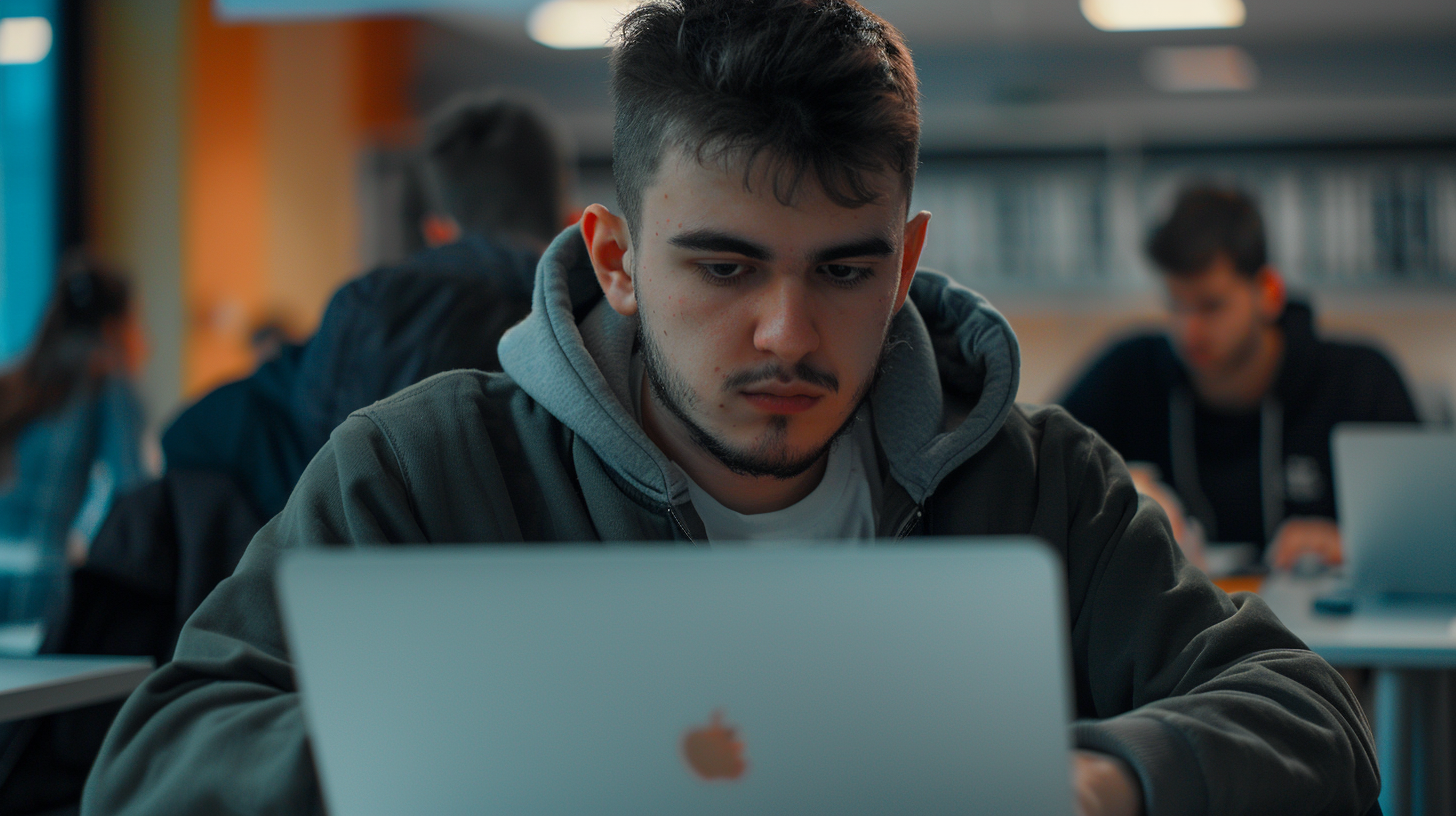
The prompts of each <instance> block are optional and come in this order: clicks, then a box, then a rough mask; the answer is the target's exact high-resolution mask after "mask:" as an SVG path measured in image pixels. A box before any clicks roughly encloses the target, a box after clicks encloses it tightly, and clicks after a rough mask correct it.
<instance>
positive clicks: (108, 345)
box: [0, 256, 145, 621]
mask: <svg viewBox="0 0 1456 816" xmlns="http://www.w3.org/2000/svg"><path fill="white" fill-rule="evenodd" d="M142 357H143V344H142V342H141V335H140V330H139V328H138V326H137V324H136V322H135V321H134V320H133V319H132V311H131V296H130V291H129V288H128V286H127V283H126V281H125V280H124V279H122V278H121V277H120V276H119V275H117V274H116V273H114V272H112V271H110V270H108V269H106V268H104V267H102V266H100V265H98V264H96V263H94V262H91V261H88V260H85V259H83V258H81V257H80V256H73V257H71V258H68V259H67V260H66V261H65V262H64V263H63V265H62V269H61V271H60V274H59V275H58V277H57V280H56V287H55V292H54V294H53V295H52V297H51V302H50V307H49V310H48V312H47V313H46V316H45V319H44V321H43V322H42V324H41V328H40V333H39V336H38V338H37V339H36V341H35V345H34V347H33V348H32V349H31V351H30V352H29V354H28V355H27V356H26V357H25V359H24V360H23V361H22V362H21V363H20V364H19V365H18V366H17V367H16V368H15V369H14V370H12V371H10V372H9V373H7V374H5V375H4V376H0V559H3V563H4V568H3V569H4V571H3V573H0V620H12V621H13V620H53V619H54V618H55V616H56V614H57V613H58V612H59V609H60V608H63V605H64V598H65V594H66V593H65V584H66V582H65V576H66V572H67V570H66V564H67V562H69V563H70V564H71V565H75V564H78V563H80V562H82V561H84V560H85V558H86V552H87V549H88V547H89V545H90V542H91V539H92V537H93V536H95V534H96V531H97V529H98V528H99V527H100V526H101V521H102V519H103V518H104V516H105V514H106V511H107V508H108V507H109V506H110V504H111V501H112V498H113V496H115V495H116V494H117V493H118V492H119V491H124V490H127V489H128V488H130V487H132V486H133V485H134V484H135V483H137V482H138V481H139V480H140V479H141V478H142V477H143V476H144V475H145V474H144V470H143V464H142V462H143V458H142V436H143V430H144V421H143V418H142V411H141V407H140V403H139V402H138V400H137V398H136V395H135V393H134V392H133V389H132V387H131V384H130V380H131V378H132V377H134V376H135V374H136V373H137V370H138V368H139V367H140V365H141V362H142Z"/></svg>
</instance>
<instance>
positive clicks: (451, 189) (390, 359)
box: [162, 92, 571, 518]
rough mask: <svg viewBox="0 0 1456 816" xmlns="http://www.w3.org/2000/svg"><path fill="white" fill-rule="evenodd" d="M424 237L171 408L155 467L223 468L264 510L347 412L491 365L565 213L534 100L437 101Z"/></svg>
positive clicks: (558, 174)
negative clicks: (303, 334) (293, 342)
mask: <svg viewBox="0 0 1456 816" xmlns="http://www.w3.org/2000/svg"><path fill="white" fill-rule="evenodd" d="M421 154H422V155H421V164H422V172H423V175H424V176H425V178H426V184H425V187H426V190H427V192H428V194H427V196H426V198H427V201H428V202H429V205H428V209H427V212H426V213H425V215H424V217H423V218H422V219H421V222H420V224H419V225H418V228H419V229H420V231H421V232H422V233H423V235H424V237H425V239H426V241H427V243H428V244H429V246H430V249H428V250H426V251H423V252H420V253H417V254H416V255H414V256H412V257H410V258H409V259H407V260H406V261H404V262H403V263H401V264H397V265H391V266H385V267H381V268H379V269H375V270H373V271H371V272H369V273H367V274H365V275H361V276H360V277H358V278H356V279H354V280H352V281H350V282H349V283H347V284H345V285H344V286H343V287H341V288H340V289H339V291H338V292H336V293H335V294H334V297H333V298H332V300H331V301H330V302H329V306H328V309H327V310H326V311H325V312H324V316H323V320H322V321H321V322H320V324H319V330H318V332H317V333H316V334H315V335H314V336H313V337H312V338H311V339H310V340H309V342H308V343H307V344H306V345H305V346H301V347H300V346H294V347H288V348H285V349H284V350H283V352H282V354H281V355H280V356H279V357H278V358H277V359H275V360H273V361H271V362H269V363H266V364H265V365H263V366H262V367H260V368H259V370H258V371H257V372H255V373H254V374H252V375H251V376H249V377H247V378H245V379H243V380H240V381H238V382H235V383H229V384H228V385H225V386H222V387H221V388H219V389H217V390H216V391H214V392H212V393H211V394H208V395H207V396H206V397H203V398H202V399H201V400H199V401H198V402H197V404H196V405H194V406H192V407H191V408H189V409H188V410H186V411H184V412H183V413H182V414H181V415H180V416H179V417H178V418H177V420H176V421H175V422H173V424H172V425H171V426H170V427H169V428H168V429H167V431H166V433H164V434H163V436H162V449H163V452H164V453H165V454H166V459H167V465H168V467H169V468H183V469H189V470H206V471H211V472H221V473H225V474H227V475H229V476H230V477H232V478H233V480H234V481H235V482H236V483H237V484H238V486H239V487H240V488H241V489H242V490H243V491H244V492H245V493H246V494H247V497H248V499H249V500H250V502H251V503H252V505H253V506H254V507H255V508H256V509H257V510H258V512H259V513H260V514H262V515H263V517H264V518H267V517H270V516H273V515H274V514H276V513H277V512H278V511H279V510H281V509H283V503H284V502H285V501H287V499H288V494H289V492H290V491H291V490H292V489H293V486H294V484H295V483H296V482H297V481H298V479H299V477H300V476H301V475H302V474H303V470H304V468H305V467H306V466H307V465H308V462H309V460H310V459H312V458H313V455H314V454H315V453H317V452H318V450H319V448H321V447H323V444H324V442H326V441H327V440H328V438H329V434H330V433H331V432H332V431H333V429H334V427H335V426H337V425H338V424H339V423H340V422H342V421H343V420H344V419H345V418H346V417H348V415H349V413H350V412H352V411H354V410H356V409H359V408H362V407H364V406H366V405H368V404H370V403H372V402H374V401H376V400H379V399H383V398H384V397H387V396H389V395H390V394H393V393H394V392H395V391H398V390H399V389H401V388H404V387H406V386H408V385H413V384H414V383H416V382H418V381H419V380H422V379H424V378H425V377H427V376H429V375H431V374H436V373H438V372H441V371H449V370H451V369H454V368H479V369H484V370H488V371H496V370H499V369H500V363H499V360H498V358H497V357H496V352H495V346H496V343H497V342H499V340H500V336H501V334H502V333H504V332H505V330H506V329H508V328H510V327H511V325H513V324H515V323H516V322H517V321H519V320H520V319H521V318H522V317H524V316H525V315H526V313H527V312H529V311H530V310H531V288H532V281H533V279H534V276H535V269H536V261H537V259H538V258H539V257H540V255H541V252H542V250H544V249H545V248H546V245H547V244H548V243H550V241H551V239H552V238H553V237H555V235H556V233H557V232H559V231H560V230H561V227H562V226H564V225H565V224H566V223H568V219H569V218H570V217H571V214H570V205H569V190H568V188H569V184H570V170H569V164H568V162H569V157H568V156H567V153H566V151H565V150H564V149H563V147H562V146H561V143H560V141H559V139H558V138H557V137H556V135H555V134H554V132H553V130H552V127H551V126H550V124H548V122H547V121H546V119H545V118H544V117H543V114H541V113H540V112H539V111H538V109H537V108H536V106H535V105H534V104H532V103H530V102H528V101H525V100H523V99H520V98H517V97H515V96H512V95H511V94H508V93H503V92H484V93H471V94H465V95H462V96H459V97H457V98H455V99H452V100H451V101H450V102H448V103H446V104H445V105H444V106H443V107H442V108H441V109H440V110H439V111H437V112H436V113H435V114H434V115H433V116H432V117H431V118H430V121H429V123H428V125H427V127H426V135H425V143H424V145H423V148H422V150H421Z"/></svg>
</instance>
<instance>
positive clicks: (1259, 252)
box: [1148, 185, 1269, 278]
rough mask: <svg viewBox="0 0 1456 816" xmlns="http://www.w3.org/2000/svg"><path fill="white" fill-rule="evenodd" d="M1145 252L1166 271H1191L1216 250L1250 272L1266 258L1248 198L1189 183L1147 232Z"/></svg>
mask: <svg viewBox="0 0 1456 816" xmlns="http://www.w3.org/2000/svg"><path fill="white" fill-rule="evenodd" d="M1148 255H1150V256H1151V257H1152V259H1153V262H1154V263H1156V264H1157V265H1158V267H1159V268H1160V269H1162V270H1163V272H1164V273H1166V274H1169V275H1196V274H1198V273H1200V272H1203V271H1204V270H1206V269H1208V268H1209V266H1211V265H1212V264H1213V263H1214V261H1215V260H1217V258H1218V256H1220V255H1222V256H1225V257H1227V258H1228V259H1229V261H1230V262H1232V263H1233V266H1234V269H1236V270H1237V271H1238V272H1239V274H1241V275H1243V276H1244V277H1247V278H1252V277H1254V276H1255V275H1257V274H1259V270H1260V269H1263V268H1264V265H1265V264H1267V263H1268V262H1269V256H1268V250H1267V249H1266V247H1265V244H1264V219H1262V218H1260V217H1259V208H1258V206H1257V205H1255V204H1254V200H1253V199H1252V198H1250V197H1249V196H1248V195H1246V194H1244V193H1242V192H1239V191H1238V190H1233V189H1226V188H1220V187H1212V186H1202V185H1201V186H1196V187H1190V188H1188V189H1186V190H1184V191H1183V192H1182V193H1181V194H1179V196H1178V202H1177V203H1176V204H1174V205H1173V212H1172V214H1171V215H1169V216H1168V220H1166V221H1164V222H1163V223H1162V224H1161V225H1159V226H1158V228H1157V229H1155V230H1153V233H1152V235H1151V236H1150V237H1149V238H1148Z"/></svg>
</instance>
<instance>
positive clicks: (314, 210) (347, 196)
mask: <svg viewBox="0 0 1456 816" xmlns="http://www.w3.org/2000/svg"><path fill="white" fill-rule="evenodd" d="M211 6H212V4H211V3H210V2H208V0H189V1H188V2H187V3H186V6H185V9H184V12H183V13H184V21H183V33H184V38H185V41H186V45H185V48H184V72H183V76H184V82H185V89H184V92H183V93H184V97H183V117H184V122H183V134H184V135H183V141H184V147H183V185H182V187H183V190H182V193H183V206H182V212H183V217H182V220H183V273H182V278H183V292H184V299H185V304H186V306H185V313H186V317H187V327H186V331H185V350H186V351H185V355H184V358H183V388H184V392H185V394H186V395H187V396H188V397H195V396H198V395H200V394H202V393H205V392H206V391H208V390H210V389H211V388H213V387H215V386H217V385H219V384H221V383H223V382H226V381H228V380H232V379H235V378H237V377H240V376H244V375H246V374H247V373H248V372H249V371H251V370H252V368H253V365H254V360H253V356H252V353H251V350H250V348H249V344H248V338H249V335H250V334H251V332H252V330H253V329H254V328H256V327H257V326H258V325H260V324H261V323H263V322H265V321H273V322H277V323H280V324H282V325H283V326H284V327H285V328H287V329H288V330H289V331H290V332H291V333H293V334H294V335H295V336H300V337H302V336H306V335H307V334H309V333H311V332H312V331H313V330H314V328H315V327H316V326H317V323H318V318H319V316H320V315H321V314H322V311H323V308H324V306H325V305H326V304H327V301H328V298H329V296H330V295H331V294H332V292H333V290H334V289H335V288H337V287H338V285H339V284H340V283H342V282H343V281H344V280H347V279H348V278H349V277H352V276H353V275H354V274H356V273H357V272H358V271H359V270H358V269H357V248H358V246H359V236H358V234H357V229H358V223H359V218H358V214H357V212H356V200H357V195H356V189H355V182H356V174H357V167H358V155H359V150H360V149H361V148H362V147H364V146H366V145H367V144H368V143H370V142H371V141H375V140H377V139H379V138H381V137H382V135H387V134H388V133H389V132H391V131H393V130H397V129H399V128H401V127H402V126H404V125H406V124H407V123H408V122H409V120H410V118H411V113H410V109H409V104H408V99H407V93H408V86H409V76H410V60H409V55H410V53H411V48H412V33H413V27H412V24H411V23H410V22H409V21H404V20H378V19H376V20H364V21H340V22H325V23H302V24H286V25H222V24H219V23H218V22H217V21H216V20H215V19H214V18H213V17H212V10H211Z"/></svg>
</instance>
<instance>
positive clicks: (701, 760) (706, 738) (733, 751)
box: [682, 710, 748, 780]
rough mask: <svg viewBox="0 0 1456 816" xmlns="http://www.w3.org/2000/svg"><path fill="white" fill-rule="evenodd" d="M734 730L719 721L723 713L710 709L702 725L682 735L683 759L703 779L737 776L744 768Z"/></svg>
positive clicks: (740, 748) (740, 749)
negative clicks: (709, 715)
mask: <svg viewBox="0 0 1456 816" xmlns="http://www.w3.org/2000/svg"><path fill="white" fill-rule="evenodd" d="M736 735H737V729H736V728H733V727H731V726H728V725H724V724H723V712H722V711H721V710H720V711H714V712H713V719H712V720H711V721H710V722H709V723H708V725H707V726H706V727H703V728H694V729H693V730H691V731H689V732H688V733H687V734H686V735H684V736H683V740H682V752H683V759H685V760H687V763H688V767H689V768H692V769H693V773H695V774H697V775H698V776H699V777H701V778H703V779H709V780H712V779H728V780H731V779H738V778H739V777H741V776H743V772H744V771H746V770H748V763H747V762H746V761H745V760H744V758H743V742H742V741H740V740H739V739H738V738H737V736H736Z"/></svg>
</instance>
